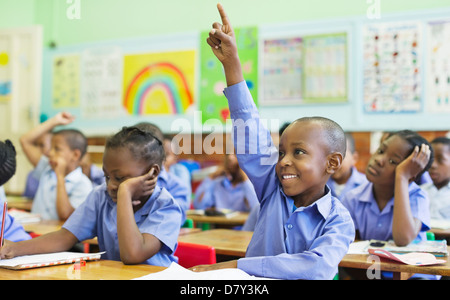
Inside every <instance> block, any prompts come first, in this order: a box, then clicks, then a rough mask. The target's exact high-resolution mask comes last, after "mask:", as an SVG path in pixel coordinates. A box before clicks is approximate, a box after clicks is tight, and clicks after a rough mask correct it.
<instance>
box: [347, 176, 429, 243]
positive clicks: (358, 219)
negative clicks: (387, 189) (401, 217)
mask: <svg viewBox="0 0 450 300" xmlns="http://www.w3.org/2000/svg"><path fill="white" fill-rule="evenodd" d="M408 191H409V202H410V205H411V212H412V216H413V217H414V218H416V219H418V220H420V221H421V222H422V227H421V229H420V233H419V235H418V236H417V240H426V231H427V230H430V226H429V225H430V214H429V209H428V205H429V201H428V197H427V196H426V193H425V192H424V191H423V190H422V189H421V188H420V187H419V186H418V185H417V184H415V183H414V182H411V183H410V184H409V187H408ZM341 200H342V204H344V206H345V207H347V209H348V210H349V211H350V214H351V215H352V218H353V221H354V223H355V228H356V230H358V231H359V235H360V238H361V239H362V240H370V239H375V240H382V241H387V240H391V239H393V237H392V222H393V217H394V197H392V199H391V200H389V202H388V203H387V204H386V206H385V207H384V208H383V210H382V211H380V209H379V208H378V204H377V202H376V200H375V197H374V195H373V183H371V182H369V181H368V180H367V179H366V182H365V183H363V184H362V185H360V186H359V187H357V188H356V189H354V190H352V191H349V192H348V193H347V194H345V195H344V197H343V198H342V199H341Z"/></svg>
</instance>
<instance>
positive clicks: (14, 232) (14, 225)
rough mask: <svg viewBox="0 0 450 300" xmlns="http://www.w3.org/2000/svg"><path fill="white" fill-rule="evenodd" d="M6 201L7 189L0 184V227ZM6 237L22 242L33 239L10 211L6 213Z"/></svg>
mask: <svg viewBox="0 0 450 300" xmlns="http://www.w3.org/2000/svg"><path fill="white" fill-rule="evenodd" d="M5 201H6V195H5V191H4V189H3V187H2V186H0V227H1V226H2V224H1V223H2V217H3V203H4V202H5ZM4 234H5V236H4V239H6V240H9V241H12V242H20V241H25V240H29V239H31V237H30V235H29V234H28V233H27V232H26V231H25V229H24V228H23V226H22V225H21V224H20V223H19V222H17V221H16V220H15V219H14V218H13V217H12V216H11V215H10V214H9V213H8V212H6V214H5V228H4Z"/></svg>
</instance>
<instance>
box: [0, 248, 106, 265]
mask: <svg viewBox="0 0 450 300" xmlns="http://www.w3.org/2000/svg"><path fill="white" fill-rule="evenodd" d="M103 253H105V252H100V253H78V252H56V253H48V254H35V255H24V256H17V257H14V258H11V259H1V260H0V267H6V268H8V267H9V268H16V267H20V266H25V267H27V266H30V267H37V266H41V265H42V266H44V265H46V264H50V263H52V264H56V263H71V262H75V261H77V260H91V259H99V258H100V255H101V254H103Z"/></svg>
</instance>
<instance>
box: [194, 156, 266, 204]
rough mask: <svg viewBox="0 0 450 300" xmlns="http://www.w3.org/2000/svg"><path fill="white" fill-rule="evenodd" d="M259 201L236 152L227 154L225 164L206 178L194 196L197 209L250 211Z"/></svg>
mask: <svg viewBox="0 0 450 300" xmlns="http://www.w3.org/2000/svg"><path fill="white" fill-rule="evenodd" d="M257 203H258V199H257V197H256V193H255V189H254V188H253V185H252V183H251V182H250V180H249V179H248V177H247V175H245V173H244V171H242V169H241V168H240V167H239V163H238V161H237V158H236V155H234V154H226V155H225V159H224V166H223V167H219V170H217V171H216V172H214V173H213V174H211V175H210V176H209V177H208V178H205V179H204V180H203V181H202V183H201V184H200V185H199V187H198V192H197V193H196V194H195V196H194V208H196V209H208V208H216V209H231V210H234V211H243V212H249V211H250V210H251V209H252V208H253V207H254V206H255V205H256V204H257Z"/></svg>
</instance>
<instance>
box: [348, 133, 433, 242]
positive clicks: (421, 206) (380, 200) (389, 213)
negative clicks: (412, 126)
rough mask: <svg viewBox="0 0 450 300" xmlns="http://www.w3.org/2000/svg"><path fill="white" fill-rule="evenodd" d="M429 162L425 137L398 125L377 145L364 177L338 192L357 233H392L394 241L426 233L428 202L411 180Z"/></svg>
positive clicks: (430, 154) (361, 235)
mask: <svg viewBox="0 0 450 300" xmlns="http://www.w3.org/2000/svg"><path fill="white" fill-rule="evenodd" d="M432 162H433V151H432V149H430V146H429V144H428V142H427V141H426V140H425V139H424V138H423V137H421V136H420V135H418V134H417V133H415V132H412V131H410V130H403V131H398V132H396V133H394V134H392V135H391V136H390V137H389V138H388V139H386V140H385V141H384V142H383V143H382V144H381V145H380V147H379V148H378V150H377V151H376V152H375V153H374V154H373V155H372V157H371V158H370V160H369V163H368V165H367V168H366V177H367V180H368V181H367V182H366V183H364V184H362V185H360V186H359V187H357V188H356V189H354V190H352V191H349V192H348V193H347V194H345V195H344V197H343V198H342V203H343V204H344V205H345V206H346V207H347V208H348V210H349V211H350V213H351V215H352V217H353V221H354V222H355V228H356V230H357V233H358V234H359V235H358V237H357V238H358V239H362V240H370V239H377V240H384V241H386V240H390V239H393V240H394V242H395V243H396V244H397V245H399V246H406V245H408V244H409V243H411V242H412V241H413V240H414V239H416V238H418V239H420V240H425V239H426V237H425V231H427V230H429V229H430V228H429V221H430V220H429V219H430V218H429V210H428V203H429V202H428V198H427V196H426V194H425V193H424V191H423V190H422V189H421V188H420V187H418V186H417V185H416V184H415V183H414V182H413V181H414V179H415V178H416V177H418V176H420V175H421V174H422V173H423V172H425V171H426V170H427V169H428V168H429V167H430V166H431V164H432Z"/></svg>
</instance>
